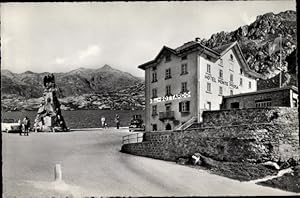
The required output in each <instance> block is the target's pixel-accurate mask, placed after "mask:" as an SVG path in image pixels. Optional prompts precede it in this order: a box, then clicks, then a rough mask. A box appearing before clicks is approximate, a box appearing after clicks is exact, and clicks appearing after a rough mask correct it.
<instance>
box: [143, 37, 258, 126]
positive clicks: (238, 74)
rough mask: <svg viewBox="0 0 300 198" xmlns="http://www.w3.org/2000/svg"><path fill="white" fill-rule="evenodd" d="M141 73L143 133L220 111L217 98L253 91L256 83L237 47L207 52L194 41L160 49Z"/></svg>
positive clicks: (235, 45) (178, 124)
mask: <svg viewBox="0 0 300 198" xmlns="http://www.w3.org/2000/svg"><path fill="white" fill-rule="evenodd" d="M139 68H141V69H143V70H145V85H146V88H145V98H146V108H145V114H146V115H145V119H146V120H145V123H146V131H162V130H173V129H176V128H178V127H179V126H181V125H183V124H184V123H186V122H188V121H190V120H193V119H194V120H197V121H198V122H201V121H202V112H203V111H205V110H219V109H220V105H221V103H222V97H223V96H226V95H234V94H240V93H247V92H253V91H256V79H257V78H262V76H261V75H260V74H257V73H255V72H253V71H251V70H250V69H249V66H248V65H247V63H246V61H245V58H244V57H243V54H242V52H241V49H240V47H239V46H238V43H237V42H234V43H230V44H227V45H224V46H221V47H218V48H215V49H209V48H207V47H205V46H203V45H202V44H200V43H199V42H197V41H191V42H188V43H185V44H184V45H182V46H180V47H178V48H176V49H171V48H169V47H166V46H164V47H163V48H162V49H161V51H160V52H159V54H158V55H157V56H156V57H155V59H154V60H152V61H149V62H147V63H145V64H142V65H140V66H139Z"/></svg>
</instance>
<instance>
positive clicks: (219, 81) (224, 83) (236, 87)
mask: <svg viewBox="0 0 300 198" xmlns="http://www.w3.org/2000/svg"><path fill="white" fill-rule="evenodd" d="M204 78H206V79H207V80H210V81H212V82H215V83H219V84H222V85H226V86H229V87H231V88H235V89H238V88H239V87H238V86H237V85H235V84H233V82H231V81H230V82H227V81H224V80H223V79H220V78H218V80H216V78H215V77H213V76H211V75H209V74H206V75H205V76H204Z"/></svg>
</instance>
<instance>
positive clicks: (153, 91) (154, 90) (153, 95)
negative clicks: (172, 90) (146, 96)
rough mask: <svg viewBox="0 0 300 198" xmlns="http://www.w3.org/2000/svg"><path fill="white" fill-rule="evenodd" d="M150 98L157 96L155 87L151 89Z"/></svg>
mask: <svg viewBox="0 0 300 198" xmlns="http://www.w3.org/2000/svg"><path fill="white" fill-rule="evenodd" d="M152 98H157V88H154V89H152Z"/></svg>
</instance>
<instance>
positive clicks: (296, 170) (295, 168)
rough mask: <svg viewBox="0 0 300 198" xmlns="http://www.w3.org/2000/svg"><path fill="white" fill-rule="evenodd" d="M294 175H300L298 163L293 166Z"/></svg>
mask: <svg viewBox="0 0 300 198" xmlns="http://www.w3.org/2000/svg"><path fill="white" fill-rule="evenodd" d="M293 170H294V175H295V176H298V177H300V165H297V166H295V167H294V168H293Z"/></svg>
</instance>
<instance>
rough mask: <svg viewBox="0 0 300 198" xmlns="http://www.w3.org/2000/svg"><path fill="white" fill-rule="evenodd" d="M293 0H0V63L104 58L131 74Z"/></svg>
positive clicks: (22, 67)
mask: <svg viewBox="0 0 300 198" xmlns="http://www.w3.org/2000/svg"><path fill="white" fill-rule="evenodd" d="M286 10H296V1H289V0H285V1H278V0H277V1H189V2H187V1H184V2H175V1H173V2H172V1H171V2H85V3H83V2H55V3H49V2H48V3H47V2H46V3H1V10H0V11H1V69H8V70H10V71H12V72H14V73H22V72H25V71H32V72H37V73H41V72H53V73H55V72H68V71H71V70H74V69H78V68H80V67H85V68H94V69H96V68H100V67H102V66H103V65H105V64H108V65H110V66H112V67H114V68H116V69H119V70H122V71H126V72H129V73H131V74H133V75H135V76H139V77H142V76H144V71H143V70H141V69H138V68H137V66H138V65H140V64H143V63H145V62H147V61H150V60H152V59H154V57H155V56H156V55H157V54H158V53H159V51H160V50H161V48H162V47H163V46H164V45H165V46H168V47H171V48H176V47H179V46H180V45H182V44H184V43H185V42H188V41H191V40H194V39H195V38H196V37H200V38H201V39H202V38H205V39H209V38H210V36H211V35H212V34H214V33H217V32H220V31H225V32H230V31H234V30H236V29H237V28H238V27H240V26H243V25H249V24H250V23H252V22H254V21H255V19H256V17H257V16H258V15H263V14H265V13H268V12H273V13H275V14H277V13H279V12H282V11H286Z"/></svg>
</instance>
